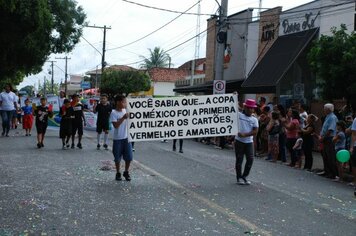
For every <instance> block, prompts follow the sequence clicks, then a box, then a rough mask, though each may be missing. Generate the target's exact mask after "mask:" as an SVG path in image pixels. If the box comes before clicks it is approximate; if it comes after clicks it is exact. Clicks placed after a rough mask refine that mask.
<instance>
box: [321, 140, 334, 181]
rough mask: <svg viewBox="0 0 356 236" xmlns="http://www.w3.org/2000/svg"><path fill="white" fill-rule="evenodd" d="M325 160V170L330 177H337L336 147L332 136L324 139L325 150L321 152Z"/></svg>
mask: <svg viewBox="0 0 356 236" xmlns="http://www.w3.org/2000/svg"><path fill="white" fill-rule="evenodd" d="M321 155H322V157H323V162H324V171H325V173H326V175H327V176H328V177H331V178H335V176H337V166H336V156H335V147H334V144H333V142H332V137H328V138H324V139H323V150H322V152H321Z"/></svg>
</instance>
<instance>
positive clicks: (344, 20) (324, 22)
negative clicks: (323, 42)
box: [320, 0, 356, 35]
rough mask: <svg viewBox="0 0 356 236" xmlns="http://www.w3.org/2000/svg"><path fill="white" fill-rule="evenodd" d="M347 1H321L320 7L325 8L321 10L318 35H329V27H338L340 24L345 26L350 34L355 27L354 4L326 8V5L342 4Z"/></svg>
mask: <svg viewBox="0 0 356 236" xmlns="http://www.w3.org/2000/svg"><path fill="white" fill-rule="evenodd" d="M343 2H348V1H341V0H339V1H332V0H325V1H322V6H325V8H323V9H322V10H321V18H320V33H321V34H324V35H331V34H332V33H331V31H330V29H331V27H333V26H337V27H338V28H339V27H340V25H341V24H345V25H346V27H347V29H348V32H349V33H351V32H352V31H353V30H354V27H355V14H356V13H355V2H352V3H348V4H345V5H340V6H335V7H332V8H328V7H327V6H328V5H335V4H342V3H343Z"/></svg>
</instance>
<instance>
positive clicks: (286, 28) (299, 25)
mask: <svg viewBox="0 0 356 236" xmlns="http://www.w3.org/2000/svg"><path fill="white" fill-rule="evenodd" d="M319 14H320V12H318V13H317V14H316V16H313V13H312V12H310V13H306V14H305V15H304V21H302V22H292V21H290V20H289V19H284V20H283V21H282V27H283V33H284V34H291V33H297V32H300V31H304V30H309V29H312V28H315V21H316V19H317V17H318V16H319Z"/></svg>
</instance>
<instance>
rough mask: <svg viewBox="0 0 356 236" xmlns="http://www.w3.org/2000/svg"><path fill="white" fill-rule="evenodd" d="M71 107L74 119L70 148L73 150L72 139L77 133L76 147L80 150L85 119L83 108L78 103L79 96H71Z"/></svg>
mask: <svg viewBox="0 0 356 236" xmlns="http://www.w3.org/2000/svg"><path fill="white" fill-rule="evenodd" d="M72 107H73V111H74V119H72V120H73V123H72V127H73V130H72V146H71V148H72V149H73V148H74V139H75V135H76V133H77V131H78V144H77V147H78V148H80V149H82V148H83V147H82V143H81V142H82V136H83V123H84V125H86V123H85V117H84V106H83V104H82V103H80V100H79V96H78V95H77V94H74V95H73V96H72Z"/></svg>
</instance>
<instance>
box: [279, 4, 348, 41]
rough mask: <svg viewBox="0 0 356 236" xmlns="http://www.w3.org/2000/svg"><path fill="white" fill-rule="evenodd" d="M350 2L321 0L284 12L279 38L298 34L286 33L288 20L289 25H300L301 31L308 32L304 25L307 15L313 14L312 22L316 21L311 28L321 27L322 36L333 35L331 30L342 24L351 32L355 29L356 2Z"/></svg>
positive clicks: (281, 18)
mask: <svg viewBox="0 0 356 236" xmlns="http://www.w3.org/2000/svg"><path fill="white" fill-rule="evenodd" d="M348 2H350V0H319V1H314V2H311V3H307V4H304V5H301V6H299V7H296V8H293V9H290V10H288V11H285V12H282V14H281V17H280V26H279V36H282V35H286V34H291V33H296V31H294V32H285V30H286V28H285V27H284V25H286V24H283V22H284V23H286V21H285V20H288V25H293V24H297V25H299V26H300V31H303V30H308V29H309V27H306V28H303V23H304V22H305V21H306V17H305V15H306V14H308V13H311V14H312V15H311V17H310V20H312V19H315V22H314V27H311V28H316V27H320V31H319V32H320V34H324V35H331V32H330V28H331V27H332V26H336V27H340V25H341V24H345V25H347V27H348V30H349V32H351V31H352V30H353V28H354V15H355V2H351V3H348ZM341 4H342V5H341ZM335 5H339V6H335ZM315 17H316V18H315ZM309 23H311V21H309Z"/></svg>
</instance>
